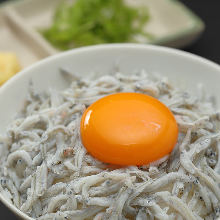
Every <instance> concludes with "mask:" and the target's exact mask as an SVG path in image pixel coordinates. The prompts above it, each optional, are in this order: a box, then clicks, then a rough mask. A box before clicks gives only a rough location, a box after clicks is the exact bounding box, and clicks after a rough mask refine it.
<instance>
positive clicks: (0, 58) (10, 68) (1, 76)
mask: <svg viewBox="0 0 220 220" xmlns="http://www.w3.org/2000/svg"><path fill="white" fill-rule="evenodd" d="M20 70H21V66H20V64H19V61H18V59H17V57H16V55H15V54H14V53H10V52H0V86H1V85H2V84H3V83H5V82H6V81H7V80H8V79H10V78H11V77H12V76H13V75H15V74H16V73H17V72H19V71H20Z"/></svg>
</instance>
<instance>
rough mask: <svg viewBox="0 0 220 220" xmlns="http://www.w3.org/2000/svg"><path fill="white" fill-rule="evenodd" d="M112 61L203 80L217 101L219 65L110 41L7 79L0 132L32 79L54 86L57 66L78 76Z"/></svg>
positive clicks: (186, 83)
mask: <svg viewBox="0 0 220 220" xmlns="http://www.w3.org/2000/svg"><path fill="white" fill-rule="evenodd" d="M115 65H117V66H118V67H119V68H120V70H121V71H122V72H124V73H128V74H131V73H132V71H134V70H137V69H146V70H147V71H149V72H151V73H155V72H157V73H160V74H163V75H166V76H167V77H168V78H169V79H170V80H171V81H172V82H173V84H175V85H176V86H177V87H182V88H183V89H185V90H187V91H191V92H195V87H196V84H198V83H203V84H204V85H205V88H206V91H207V92H208V93H210V94H212V95H214V96H216V98H217V102H218V103H220V96H219V92H220V88H219V82H220V66H219V65H217V64H215V63H213V62H211V61H208V60H206V59H203V58H201V57H198V56H195V55H192V54H189V53H186V52H182V51H179V50H176V49H170V48H165V47H159V46H150V45H140V44H115V45H114V44H112V45H111V44H110V45H99V46H92V47H85V48H80V49H74V50H71V51H68V52H64V53H61V54H58V55H56V56H52V57H49V58H47V59H45V60H43V61H41V62H38V63H36V64H34V65H32V66H30V67H29V68H27V69H24V70H23V71H22V72H21V73H19V74H17V75H16V76H15V77H13V78H12V79H10V80H9V81H8V82H7V83H5V84H4V85H3V86H2V87H1V88H0V122H1V123H0V133H4V131H5V128H6V126H7V125H8V123H9V122H10V121H11V120H12V119H13V116H14V115H15V113H16V112H17V111H19V109H20V108H21V106H22V104H23V101H24V100H25V96H26V94H27V88H28V83H29V81H30V79H32V81H33V83H34V87H35V88H36V89H37V90H41V91H42V90H46V89H48V88H49V87H52V88H56V89H58V90H60V89H63V88H65V87H67V86H68V82H67V81H66V80H64V79H63V78H62V77H61V75H60V72H59V68H60V67H65V68H67V69H71V70H73V72H77V73H79V74H81V75H82V76H84V75H86V74H89V73H91V71H97V72H100V73H101V74H108V73H109V72H111V71H112V70H113V69H114V67H115ZM0 199H1V201H2V202H3V203H4V204H5V205H6V206H7V207H8V208H9V209H11V211H12V212H14V213H15V214H17V215H18V216H19V217H21V218H23V219H32V218H30V217H28V216H27V215H25V214H23V213H22V212H21V211H19V210H18V209H17V208H15V207H14V206H13V205H11V204H10V203H9V202H8V201H6V199H5V198H4V197H3V196H2V195H0Z"/></svg>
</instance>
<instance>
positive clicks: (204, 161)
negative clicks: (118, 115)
mask: <svg viewBox="0 0 220 220" xmlns="http://www.w3.org/2000/svg"><path fill="white" fill-rule="evenodd" d="M62 74H63V75H64V76H65V77H69V78H72V80H73V82H72V84H71V86H70V87H69V88H68V89H66V90H64V91H61V92H59V91H56V90H49V91H47V92H44V93H40V94H39V93H37V92H36V91H35V90H34V89H33V85H30V92H29V94H28V97H27V100H26V101H25V103H24V107H23V110H22V111H21V112H20V113H19V114H18V115H17V117H16V119H15V120H14V121H13V122H12V123H11V124H10V125H9V126H8V128H7V132H6V133H5V134H2V135H1V136H0V164H1V166H0V193H1V194H2V195H3V196H4V198H6V199H7V200H8V201H9V202H11V203H12V204H14V205H15V206H16V207H17V208H18V209H20V210H21V211H22V212H24V213H26V214H27V215H29V216H31V217H33V218H35V219H39V220H43V219H44V220H50V219H51V220H54V219H56V220H61V219H73V220H83V219H94V220H104V219H109V220H126V219H136V220H144V219H149V220H153V219H160V220H172V219H173V220H174V219H178V220H183V219H188V220H202V219H205V220H213V219H217V218H218V217H219V216H220V187H219V186H220V175H219V173H220V113H219V112H216V110H215V106H214V102H213V99H212V97H208V96H207V94H206V92H204V90H203V89H202V88H200V92H199V93H198V95H190V94H189V93H187V92H185V91H184V92H183V91H179V90H178V89H176V88H173V87H172V86H171V85H170V84H169V82H168V80H167V79H166V78H164V77H162V76H159V75H150V74H148V73H146V71H144V70H142V71H138V72H136V73H133V74H131V75H126V74H122V73H120V72H119V71H116V72H115V73H113V74H110V75H104V76H99V77H94V76H90V77H87V78H80V77H78V76H76V75H73V74H71V73H69V71H67V70H64V69H62ZM116 92H140V93H144V94H148V95H151V96H153V97H155V98H157V99H159V100H160V101H162V102H163V103H164V104H166V105H167V106H168V107H169V108H170V109H171V111H172V112H173V113H174V115H175V117H176V120H177V122H178V126H179V137H178V143H177V145H176V147H175V149H174V150H173V152H172V153H171V155H169V156H168V157H165V158H162V159H161V160H160V161H156V162H154V163H152V164H149V165H145V166H140V167H137V166H128V167H118V166H113V165H110V164H105V163H102V162H100V161H98V160H96V159H94V158H93V157H92V156H91V155H89V154H88V153H87V152H86V149H85V148H84V147H83V145H82V143H81V140H80V119H81V116H82V113H83V111H84V110H85V109H86V107H88V106H89V105H90V104H91V103H93V102H94V101H96V100H97V99H99V98H101V97H103V96H105V95H108V94H112V93H116Z"/></svg>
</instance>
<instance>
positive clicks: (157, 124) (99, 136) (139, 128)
mask: <svg viewBox="0 0 220 220" xmlns="http://www.w3.org/2000/svg"><path fill="white" fill-rule="evenodd" d="M80 131H81V139H82V143H83V145H84V146H85V148H86V149H87V151H88V152H89V153H90V154H91V155H92V156H94V157H95V158H97V159H99V160H101V161H103V162H105V163H110V164H117V165H144V164H148V163H150V162H153V161H156V160H158V159H160V158H163V157H164V156H166V155H168V154H169V153H170V152H171V151H172V149H173V148H174V146H175V144H176V142H177V137H178V127H177V123H176V120H175V118H174V116H173V114H172V112H171V111H170V110H169V109H168V108H167V107H166V106H165V105H164V104H163V103H161V102H160V101H158V100H157V99H155V98H153V97H151V96H148V95H145V94H140V93H117V94H112V95H108V96H105V97H104V98H101V99H99V100H98V101H96V102H95V103H93V104H92V105H91V106H89V107H88V108H87V109H86V111H85V112H84V114H83V116H82V119H81V126H80Z"/></svg>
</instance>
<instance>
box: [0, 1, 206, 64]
mask: <svg viewBox="0 0 220 220" xmlns="http://www.w3.org/2000/svg"><path fill="white" fill-rule="evenodd" d="M61 2H62V0H20V1H9V2H7V3H4V4H2V5H0V50H11V51H14V52H16V54H17V55H18V58H19V59H20V62H21V64H22V66H23V67H26V66H28V65H30V64H32V63H34V62H36V61H38V60H40V59H43V58H45V57H47V56H50V55H53V54H55V53H58V52H60V51H59V50H57V49H55V48H54V47H53V46H52V45H51V44H50V43H49V42H48V41H47V40H45V39H44V38H43V36H41V34H40V33H39V32H38V30H40V29H42V28H45V27H48V26H49V25H50V24H51V22H52V17H53V14H54V11H55V9H56V7H57V5H59V4H60V3H61ZM126 3H127V4H129V5H133V6H138V5H146V6H147V8H148V9H149V13H150V21H149V23H148V24H147V25H146V26H145V28H144V29H146V31H147V32H148V33H150V34H151V35H153V36H154V37H153V38H152V39H145V38H144V39H138V41H139V42H140V43H150V44H158V45H164V46H171V47H176V48H180V47H184V46H186V45H189V44H191V43H193V42H194V41H195V40H196V39H197V38H198V37H199V35H200V34H201V33H202V32H203V30H204V27H205V25H204V23H203V21H202V20H201V19H200V18H199V17H198V16H196V15H195V14H194V13H193V12H192V11H191V10H190V9H188V8H187V7H186V6H184V5H183V4H182V3H181V2H180V1H177V0H176V1H171V0H135V1H134V0H126ZM2 42H3V43H2Z"/></svg>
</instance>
